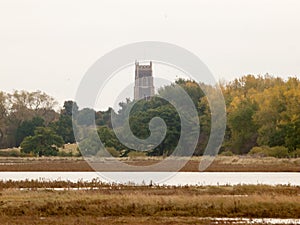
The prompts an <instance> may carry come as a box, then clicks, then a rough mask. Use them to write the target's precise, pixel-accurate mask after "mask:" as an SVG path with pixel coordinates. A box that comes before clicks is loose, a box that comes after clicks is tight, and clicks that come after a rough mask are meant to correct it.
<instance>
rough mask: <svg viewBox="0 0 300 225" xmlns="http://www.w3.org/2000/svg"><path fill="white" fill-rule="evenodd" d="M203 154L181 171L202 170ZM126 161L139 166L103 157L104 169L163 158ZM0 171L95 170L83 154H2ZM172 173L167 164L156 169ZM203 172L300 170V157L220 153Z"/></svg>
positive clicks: (121, 159) (126, 159) (125, 160)
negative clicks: (38, 155)
mask: <svg viewBox="0 0 300 225" xmlns="http://www.w3.org/2000/svg"><path fill="white" fill-rule="evenodd" d="M202 159H203V158H202V157H192V158H191V159H190V160H189V161H188V162H187V163H186V165H185V166H184V167H183V168H181V169H180V170H179V171H180V172H199V169H198V168H199V163H200V162H201V160H202ZM118 160H120V161H121V162H123V163H126V164H128V165H133V166H136V168H137V170H121V169H120V168H115V164H114V163H113V162H112V160H102V161H100V162H98V164H99V165H100V164H101V170H99V171H103V172H114V171H124V172H128V171H149V170H147V168H146V169H141V168H143V166H149V165H153V166H154V167H155V164H156V163H159V162H161V161H162V160H163V158H162V157H140V158H119V159H118ZM180 160H183V159H180V158H177V159H174V161H173V162H174V163H177V162H179V161H180ZM0 171H1V172H5V171H7V172H14V171H23V172H30V171H31V172H38V171H41V172H42V171H47V172H51V171H53V172H54V171H57V172H58V171H60V172H68V171H70V172H75V171H78V172H79V171H81V172H92V171H94V169H93V168H92V167H91V166H90V164H89V163H88V162H87V161H85V160H84V159H83V158H82V157H41V158H34V157H31V158H30V157H26V158H21V157H0ZM159 171H161V172H171V171H172V170H170V168H168V167H166V168H163V169H159V170H157V172H159ZM204 172H300V158H289V159H285V158H284V159H277V158H272V157H261V158H255V157H249V156H217V157H216V158H215V159H214V161H213V162H212V164H211V165H210V166H209V167H208V168H207V169H206V170H204Z"/></svg>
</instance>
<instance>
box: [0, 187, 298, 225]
mask: <svg viewBox="0 0 300 225" xmlns="http://www.w3.org/2000/svg"><path fill="white" fill-rule="evenodd" d="M29 187H30V189H23V190H20V188H29ZM57 187H60V188H61V187H64V188H66V189H63V190H60V191H57V190H55V189H53V188H57ZM71 187H77V188H80V187H89V188H88V190H80V189H79V190H73V189H70V188H71ZM0 190H1V191H0V198H1V201H0V219H1V224H5V223H6V224H22V222H23V224H118V223H119V224H122V223H123V224H124V223H127V224H210V223H211V222H212V221H211V220H208V219H206V218H208V217H247V218H262V217H263V218H300V187H294V186H266V185H237V186H218V187H216V186H184V187H166V186H151V187H150V186H134V185H132V186H130V185H108V184H103V183H101V182H98V181H93V182H89V183H83V182H78V183H70V182H37V181H22V182H13V181H10V182H0ZM200 218H202V219H200ZM30 222H32V223H30ZM33 222H34V223H33ZM219 224H220V223H219Z"/></svg>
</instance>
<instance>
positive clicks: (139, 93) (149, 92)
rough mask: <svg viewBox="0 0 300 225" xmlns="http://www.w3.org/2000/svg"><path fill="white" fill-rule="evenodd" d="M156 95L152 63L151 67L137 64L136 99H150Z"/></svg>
mask: <svg viewBox="0 0 300 225" xmlns="http://www.w3.org/2000/svg"><path fill="white" fill-rule="evenodd" d="M153 95H154V86H153V76H152V62H151V61H150V65H140V64H139V62H137V61H136V62H135V85H134V99H135V100H139V99H149V98H150V97H151V96H153Z"/></svg>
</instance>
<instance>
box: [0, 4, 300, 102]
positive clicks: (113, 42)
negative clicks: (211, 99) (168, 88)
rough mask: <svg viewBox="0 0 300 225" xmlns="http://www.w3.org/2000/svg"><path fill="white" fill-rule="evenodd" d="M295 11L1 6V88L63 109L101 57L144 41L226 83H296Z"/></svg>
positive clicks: (299, 49)
mask: <svg viewBox="0 0 300 225" xmlns="http://www.w3.org/2000/svg"><path fill="white" fill-rule="evenodd" d="M299 12H300V1H298V0H280V1H279V0H251V1H249V0H247V1H246V0H230V1H226V0H224V1H223V0H218V1H217V0H207V1H201V0H195V1H190V0H181V1H175V0H151V1H143V0H136V1H134V0H126V1H125V0H120V1H113V0H107V1H101V0H94V1H91V0H87V1H75V0H43V1H41V0H26V1H25V0H0V76H1V82H0V90H2V91H6V92H11V91H12V90H15V89H16V90H23V89H24V90H28V91H33V90H37V89H38V90H42V91H45V92H46V93H48V94H49V95H51V96H53V97H55V98H56V99H57V100H58V101H59V103H60V104H62V103H63V101H64V100H67V99H74V96H75V93H76V90H77V87H78V84H79V82H80V80H81V78H82V76H83V75H84V74H85V72H86V71H87V69H88V68H89V67H90V66H91V65H92V64H93V63H94V62H95V61H96V60H97V59H98V58H100V57H101V56H103V55H104V54H105V53H107V52H109V51H111V50H113V49H115V48H117V47H120V46H122V45H125V44H129V43H132V42H137V41H146V40H151V41H164V42H169V43H173V44H176V45H179V46H181V47H183V48H186V49H188V50H189V51H192V52H193V53H195V54H196V55H197V56H198V57H199V58H200V59H201V60H202V61H203V62H204V63H205V64H206V65H207V66H208V67H209V69H210V70H211V72H212V73H213V74H214V75H215V76H216V77H217V78H222V79H225V80H227V81H229V80H232V79H234V78H235V77H240V76H242V75H245V74H255V75H257V74H265V73H269V74H271V75H275V76H281V77H283V78H287V77H288V76H297V77H298V78H300V13H299ZM132 76H133V74H132Z"/></svg>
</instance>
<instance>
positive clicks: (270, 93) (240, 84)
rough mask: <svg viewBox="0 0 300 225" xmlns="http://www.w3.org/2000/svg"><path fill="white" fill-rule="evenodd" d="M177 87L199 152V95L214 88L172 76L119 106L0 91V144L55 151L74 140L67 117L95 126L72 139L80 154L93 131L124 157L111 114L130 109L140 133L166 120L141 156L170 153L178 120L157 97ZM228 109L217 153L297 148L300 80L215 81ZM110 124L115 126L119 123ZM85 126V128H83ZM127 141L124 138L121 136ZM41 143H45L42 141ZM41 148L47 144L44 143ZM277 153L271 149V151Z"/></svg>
mask: <svg viewBox="0 0 300 225" xmlns="http://www.w3.org/2000/svg"><path fill="white" fill-rule="evenodd" d="M175 85H179V86H180V87H182V88H183V89H184V90H185V91H186V93H187V94H188V95H189V96H190V98H191V100H192V102H193V103H194V105H195V108H196V109H197V113H198V119H199V123H200V128H201V130H200V135H199V139H198V144H197V146H196V149H195V152H194V155H202V154H203V151H204V149H205V146H206V144H207V142H208V139H209V136H210V129H211V127H210V121H211V112H210V107H209V103H208V99H207V97H206V96H205V94H204V91H203V90H202V89H203V88H205V93H207V92H210V93H213V92H214V91H215V90H216V87H214V86H210V85H205V84H202V85H201V87H202V89H201V88H200V87H199V85H198V84H197V83H196V82H195V81H192V80H184V79H178V80H176V81H175V82H174V83H173V84H171V85H168V86H164V87H162V88H160V89H159V91H158V95H156V96H154V97H152V98H151V99H150V100H140V101H138V102H135V101H132V100H130V99H127V100H126V101H125V102H121V103H119V106H120V108H119V110H118V111H117V112H115V111H114V110H113V109H112V108H109V109H108V110H106V111H95V110H94V109H89V108H83V109H79V107H78V106H77V104H76V102H74V101H65V103H64V105H63V107H62V109H61V110H60V111H57V110H55V109H56V108H57V103H56V101H55V100H54V99H53V98H52V97H50V96H48V95H47V94H45V93H42V92H40V91H36V92H27V91H15V92H14V93H12V94H9V93H4V92H0V124H1V126H0V148H9V147H19V146H21V148H22V150H23V151H24V152H26V153H30V152H31V153H34V155H55V154H57V148H58V147H61V146H63V144H65V143H75V142H76V140H75V137H74V134H73V126H72V117H73V118H75V123H76V124H77V125H78V126H79V127H81V129H84V131H81V132H82V133H84V134H88V132H89V128H90V127H92V126H93V125H94V122H95V124H96V126H97V134H96V135H95V133H94V134H93V135H86V137H85V138H84V139H83V140H82V141H81V142H80V143H79V144H80V149H81V151H82V152H83V153H84V154H87V155H95V154H99V148H101V146H99V143H98V141H97V138H98V137H97V136H99V137H100V139H101V141H102V143H103V144H104V145H105V147H106V148H107V149H108V150H109V152H110V153H111V154H113V155H114V156H127V155H128V154H129V153H130V152H132V149H130V147H128V145H127V146H125V145H124V144H122V143H121V142H120V141H119V140H118V138H117V137H116V134H115V133H114V131H113V129H112V124H111V115H112V113H113V114H114V115H115V117H116V118H117V120H118V118H121V117H122V115H123V114H124V112H125V111H126V109H128V108H130V107H131V106H133V107H132V109H131V112H130V117H129V125H130V129H131V131H132V133H133V134H134V135H135V136H136V137H138V138H140V139H145V138H147V137H148V136H149V135H150V130H149V122H150V120H151V119H152V118H154V117H160V118H162V119H163V120H164V121H165V123H166V125H167V132H166V136H165V138H164V140H163V141H162V142H161V143H160V144H159V145H158V146H156V147H155V148H154V149H152V150H149V151H146V154H147V155H155V156H156V155H170V154H171V153H172V152H173V151H174V149H175V147H176V146H177V144H178V140H179V137H180V130H181V121H180V117H179V115H178V112H177V111H176V109H175V107H174V106H173V105H172V104H171V103H170V102H168V101H166V100H164V99H163V98H161V97H159V94H163V93H165V92H168V91H170V90H171V87H172V86H175ZM219 86H220V87H221V90H222V92H223V95H224V99H225V104H226V113H227V124H226V132H225V137H224V141H223V145H222V147H221V150H220V152H224V153H234V154H247V153H249V152H250V153H255V154H264V155H271V156H272V154H273V155H274V156H276V154H277V155H281V156H283V157H285V156H291V155H292V154H294V153H296V152H298V153H300V151H299V149H300V81H299V79H297V78H294V77H291V78H289V79H287V80H283V79H282V78H278V77H273V76H269V75H265V76H253V75H247V76H243V77H241V78H237V79H235V80H233V81H231V82H228V83H220V84H219ZM119 125H120V126H119V127H118V128H117V129H122V127H123V124H119ZM85 128H86V129H85ZM125 139H126V137H125ZM45 143H46V144H45ZM45 146H48V147H45ZM275 152H276V154H275Z"/></svg>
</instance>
